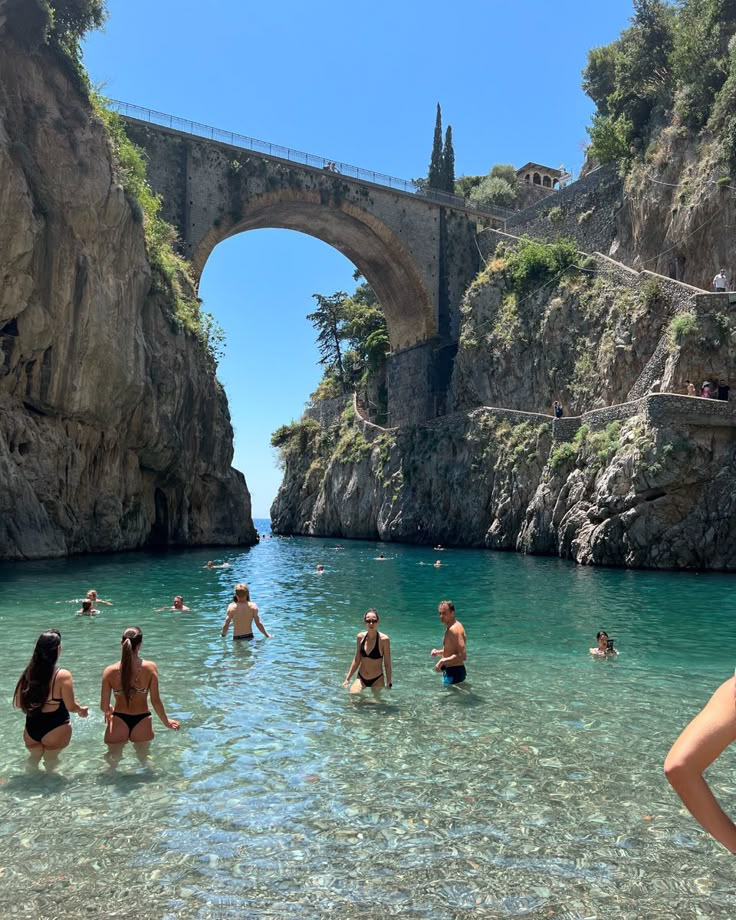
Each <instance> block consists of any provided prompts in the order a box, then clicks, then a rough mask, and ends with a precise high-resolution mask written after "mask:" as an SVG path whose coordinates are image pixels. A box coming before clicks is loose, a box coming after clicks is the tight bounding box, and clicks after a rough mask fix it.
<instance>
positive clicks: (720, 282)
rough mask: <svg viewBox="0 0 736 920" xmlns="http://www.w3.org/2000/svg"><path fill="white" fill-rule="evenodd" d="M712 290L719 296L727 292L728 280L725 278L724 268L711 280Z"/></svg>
mask: <svg viewBox="0 0 736 920" xmlns="http://www.w3.org/2000/svg"><path fill="white" fill-rule="evenodd" d="M713 290H714V291H716V292H718V293H721V294H723V293H725V292H726V291H727V290H728V278H726V269H725V268H722V269H721V270H720V271H719V272H718V274H717V275H716V276H715V278H714V279H713Z"/></svg>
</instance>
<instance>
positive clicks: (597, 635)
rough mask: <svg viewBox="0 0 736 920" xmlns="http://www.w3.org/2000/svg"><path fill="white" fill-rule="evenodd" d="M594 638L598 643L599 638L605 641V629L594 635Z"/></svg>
mask: <svg viewBox="0 0 736 920" xmlns="http://www.w3.org/2000/svg"><path fill="white" fill-rule="evenodd" d="M595 638H596V641H598V639H601V638H603V639H607V638H608V633H607V632H606V631H605V629H602V630H601V631H600V632H599V633H597V634H596V637H595Z"/></svg>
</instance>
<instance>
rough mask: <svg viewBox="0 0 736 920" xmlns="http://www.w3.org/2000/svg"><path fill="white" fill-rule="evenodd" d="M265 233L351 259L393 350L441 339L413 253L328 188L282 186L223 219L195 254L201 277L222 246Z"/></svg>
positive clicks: (431, 301) (378, 222) (373, 218)
mask: <svg viewBox="0 0 736 920" xmlns="http://www.w3.org/2000/svg"><path fill="white" fill-rule="evenodd" d="M263 229H280V230H296V231H298V232H300V233H305V234H307V235H308V236H312V237H315V238H316V239H319V240H321V241H322V242H324V243H327V244H328V245H330V246H332V247H333V248H335V249H337V250H338V251H339V252H341V253H342V254H343V255H344V256H346V257H347V258H348V259H350V261H351V262H352V263H353V264H354V265H355V266H356V267H357V268H358V269H359V270H360V271H361V272H362V274H363V276H364V277H365V279H366V281H367V282H368V283H369V284H370V285H371V287H372V288H373V290H374V291H375V293H376V296H377V297H378V299H379V301H380V303H381V306H382V307H383V310H384V313H385V316H386V325H387V327H388V334H389V341H390V343H391V348H392V350H394V351H398V350H400V349H403V348H408V347H410V346H412V345H415V344H416V343H417V342H421V341H426V340H427V339H430V338H432V337H433V336H434V335H436V333H437V319H436V315H435V308H434V303H435V299H436V298H435V296H434V292H431V293H430V291H429V290H427V286H426V284H425V283H424V280H423V279H422V277H421V274H420V273H419V271H418V270H417V267H416V262H415V260H414V258H413V256H412V254H411V253H410V252H409V251H407V249H406V247H405V246H404V244H403V243H402V242H401V240H400V239H398V237H397V236H396V235H395V234H394V233H393V232H392V231H391V230H390V229H389V228H388V227H387V226H386V224H385V223H383V222H382V221H381V220H379V219H378V218H377V217H376V216H375V215H373V214H371V213H370V212H369V211H367V210H365V209H362V208H360V207H358V206H357V205H356V204H354V203H352V202H350V201H348V200H341V199H340V198H339V196H334V195H330V196H326V195H325V194H324V190H322V191H312V190H307V189H292V188H279V189H277V190H275V191H272V192H267V193H265V194H263V195H259V196H257V197H253V198H251V199H250V200H249V202H248V207H247V213H245V214H242V215H233V214H230V215H227V216H226V217H223V218H222V219H220V220H219V221H218V222H217V224H216V225H212V226H211V227H210V228H209V230H208V231H207V232H206V233H205V234H204V235H203V236H202V237H201V239H200V240H199V241H198V243H197V245H196V246H195V247H194V248H193V250H192V253H191V261H192V265H193V267H194V270H195V273H196V275H197V277H198V278H199V277H201V274H202V271H203V270H204V267H205V264H206V263H207V260H208V258H209V256H210V255H211V253H212V251H213V249H214V248H215V246H217V244H218V243H221V242H222V241H223V240H226V239H229V238H231V237H233V236H237V235H238V234H240V233H245V232H247V231H248V230H263Z"/></svg>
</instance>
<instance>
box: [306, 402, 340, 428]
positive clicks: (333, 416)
mask: <svg viewBox="0 0 736 920" xmlns="http://www.w3.org/2000/svg"><path fill="white" fill-rule="evenodd" d="M348 403H349V397H347V396H337V397H336V398H335V399H323V400H320V402H317V403H315V404H314V405H313V406H308V407H307V408H306V409H305V410H304V416H303V417H304V418H311V419H313V420H314V421H315V422H319V424H320V425H321V426H322V427H323V428H329V427H330V425H334V424H335V422H336V421H337V420H338V419H339V418H340V416H341V415H342V413H343V412H344V411H345V408H346V407H347V406H348Z"/></svg>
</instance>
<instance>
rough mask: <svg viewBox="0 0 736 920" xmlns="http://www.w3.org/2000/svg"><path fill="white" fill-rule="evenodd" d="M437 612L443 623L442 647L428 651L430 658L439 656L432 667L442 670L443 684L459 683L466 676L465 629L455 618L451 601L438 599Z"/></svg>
mask: <svg viewBox="0 0 736 920" xmlns="http://www.w3.org/2000/svg"><path fill="white" fill-rule="evenodd" d="M437 612H438V613H439V616H440V620H442V622H443V623H444V625H445V635H444V638H443V640H442V648H433V649H432V651H431V652H430V654H431V656H432V658H439V661H438V662H437V663H436V664H435V666H434V669H435V671H442V672H444V673H443V676H442V683H443V684H461V683H462V682H463V681H464V680H465V678H466V677H467V672H466V670H465V659H466V657H467V653H466V642H465V630H464V629H463V624H462V623H461V622H460V620H458V619H456V618H455V605H454V604H453V602H452V601H440V603H439V606H438V607H437Z"/></svg>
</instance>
